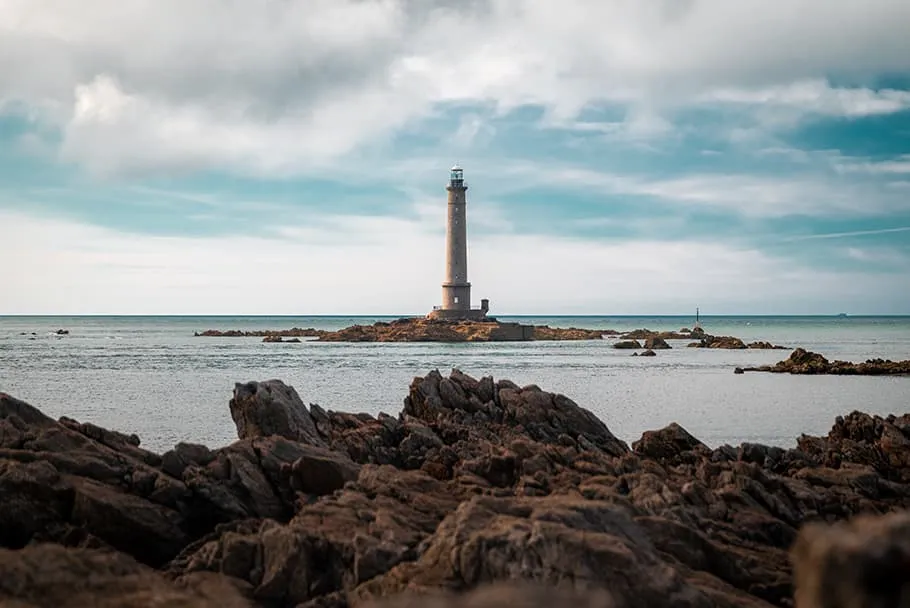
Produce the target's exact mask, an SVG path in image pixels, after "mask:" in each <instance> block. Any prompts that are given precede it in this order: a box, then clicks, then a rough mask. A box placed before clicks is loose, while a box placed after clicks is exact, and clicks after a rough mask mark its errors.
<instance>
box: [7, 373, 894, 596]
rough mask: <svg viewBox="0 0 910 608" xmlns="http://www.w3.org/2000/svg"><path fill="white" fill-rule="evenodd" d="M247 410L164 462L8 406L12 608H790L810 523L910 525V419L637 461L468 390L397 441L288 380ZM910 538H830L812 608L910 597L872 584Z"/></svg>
mask: <svg viewBox="0 0 910 608" xmlns="http://www.w3.org/2000/svg"><path fill="white" fill-rule="evenodd" d="M230 410H231V415H232V418H233V419H234V421H235V423H236V425H237V430H238V436H239V437H240V439H239V440H238V441H237V442H235V443H233V444H231V445H229V446H227V447H224V448H220V449H216V450H209V449H207V448H205V447H203V446H200V445H195V444H186V443H184V444H178V445H177V446H176V447H175V448H174V449H173V450H171V451H168V452H166V453H165V454H162V455H157V454H153V453H151V452H148V451H146V450H143V449H142V448H141V447H140V442H139V440H138V438H137V437H135V436H134V435H124V434H122V433H118V432H114V431H108V430H105V429H102V428H100V427H97V426H94V425H91V424H87V423H85V424H80V423H78V422H76V421H73V420H69V419H61V420H60V421H54V420H52V419H50V418H48V417H47V416H45V415H43V414H42V413H41V412H40V411H38V410H37V409H35V408H33V407H31V406H29V405H27V404H25V403H23V402H21V401H18V400H16V399H14V398H12V397H10V396H8V395H3V394H0V496H2V497H3V500H2V501H0V545H2V547H5V548H6V550H0V603H4V605H6V603H12V602H17V603H15V604H11V605H17V606H30V605H34V606H37V605H59V606H67V605H87V604H93V605H100V606H137V607H138V606H148V605H177V606H215V605H218V606H220V607H222V608H225V607H231V606H268V607H272V606H300V607H310V608H316V607H321V608H330V607H337V608H342V607H350V606H357V607H361V606H378V605H385V606H399V607H405V606H417V605H420V606H425V605H426V606H434V605H435V606H441V607H456V606H463V607H469V606H475V607H480V606H493V605H497V606H498V605H503V603H505V604H507V605H514V606H516V607H519V606H528V607H531V606H534V607H537V606H540V607H543V606H554V605H564V604H565V603H566V602H570V603H571V605H576V604H577V605H579V606H592V607H593V606H604V607H606V606H610V607H616V608H618V607H637V606H643V607H645V606H647V607H650V606H680V607H688V606H691V607H695V606H699V607H701V606H704V607H706V608H707V607H725V606H730V607H733V606H737V607H739V606H747V607H748V606H752V607H760V606H789V605H792V598H793V589H792V582H793V578H792V575H791V565H790V564H791V560H790V555H789V550H790V548H791V546H792V545H793V544H794V542H795V541H796V539H797V538H798V537H799V529H800V527H801V526H802V525H803V524H804V523H807V522H833V521H836V520H841V519H844V518H847V517H850V516H852V515H855V514H860V513H867V514H880V513H886V512H889V511H894V510H898V509H905V508H907V507H908V506H910V415H904V416H900V417H893V416H892V417H888V418H879V417H873V416H869V415H866V414H862V413H859V412H854V413H852V414H850V415H849V416H846V417H844V418H838V420H837V421H836V423H835V425H834V427H833V428H832V430H831V432H830V433H829V434H828V436H826V437H809V436H802V437H800V438H799V440H798V447H796V448H794V449H787V450H785V449H782V448H776V447H767V446H762V445H757V444H743V445H741V446H739V447H737V448H734V447H731V446H720V447H718V448H716V449H711V448H710V447H708V446H706V445H705V444H703V443H702V442H700V441H699V440H698V439H696V438H695V437H693V436H692V435H691V434H689V433H688V432H687V431H686V430H685V429H684V428H682V427H681V426H679V425H677V424H671V425H669V426H668V427H666V428H664V429H660V430H657V431H651V432H647V433H645V434H644V435H643V436H642V437H641V439H640V440H639V441H636V442H634V443H633V444H632V446H631V447H630V446H628V445H627V444H626V443H624V442H623V441H621V440H619V439H618V438H616V437H615V436H614V435H613V434H612V433H611V432H610V430H609V429H608V428H607V426H606V425H605V424H604V423H603V422H602V421H600V420H599V419H598V418H596V417H595V416H594V415H593V414H591V412H589V411H587V410H585V409H583V408H581V407H579V406H578V405H576V404H575V403H574V402H573V401H572V400H570V399H569V398H567V397H565V396H562V395H558V394H553V393H549V392H546V391H543V390H541V389H540V388H538V387H537V386H534V385H530V386H524V387H520V386H517V385H516V384H514V383H512V382H509V381H508V380H499V381H494V380H493V379H492V378H489V377H485V378H481V379H475V378H472V377H469V376H467V375H465V374H462V373H460V372H458V371H453V372H452V373H451V375H449V376H448V377H445V376H443V375H441V374H439V373H438V372H432V373H430V374H428V375H427V376H426V377H422V378H416V379H415V380H414V381H413V382H412V384H411V386H410V390H409V393H408V396H407V398H406V399H405V402H404V408H403V410H402V411H401V413H400V414H399V415H398V416H397V417H392V416H388V415H385V414H380V415H379V416H378V417H373V416H369V415H365V414H350V413H342V412H331V411H325V410H323V409H322V408H320V407H318V406H316V405H310V406H309V407H307V406H305V405H304V404H303V402H302V400H301V399H300V398H299V396H298V395H297V393H296V391H294V389H293V388H291V387H288V386H286V385H284V384H283V383H281V382H280V381H277V380H271V381H267V382H251V383H246V384H238V385H237V386H236V387H235V391H234V398H233V399H232V400H231V403H230ZM895 517H896V518H898V519H889V520H883V521H887V522H890V523H887V524H862V523H857V524H856V525H855V526H854V527H847V528H836V529H835V532H833V534H836V535H837V537H839V538H842V539H843V540H842V541H841V542H840V543H838V542H834V541H831V540H830V539H828V540H824V538H823V537H825V535H820V534H819V533H818V531H817V530H818V529H817V528H814V527H813V528H810V529H807V532H806V533H805V534H804V535H803V536H802V538H801V540H800V542H797V543H796V549H795V553H794V558H795V560H796V561H795V563H796V565H797V578H796V581H797V582H798V583H799V585H800V591H798V593H802V595H801V596H799V597H800V601H801V606H810V607H814V606H818V607H825V606H835V605H848V604H834V603H831V601H829V600H827V599H826V597H830V594H829V595H827V596H826V595H825V594H827V593H828V592H827V591H825V589H820V588H819V587H818V584H817V581H818V580H822V579H818V578H813V577H819V576H825V577H827V576H837V577H839V578H838V580H839V583H838V584H839V585H840V587H838V588H839V589H843V590H844V592H845V593H847V592H848V591H849V593H852V594H854V596H857V595H856V594H859V595H862V594H863V593H870V590H869V580H866V579H863V578H862V577H860V576H859V575H856V576H852V577H851V576H848V575H846V574H845V575H844V576H843V577H840V574H839V573H840V572H841V571H842V570H843V569H845V568H848V567H849V566H850V565H851V564H855V565H857V566H859V565H863V566H864V568H865V570H863V571H864V572H865V571H873V572H878V573H879V574H882V575H885V574H888V573H893V570H887V569H882V570H877V569H875V568H874V567H872V568H869V567H866V566H868V565H869V564H872V565H873V566H874V565H875V564H878V563H880V561H881V559H883V558H882V556H883V555H884V556H898V557H900V556H902V555H904V553H901V551H904V548H905V544H902V543H905V541H904V540H901V539H904V538H905V534H904V532H902V531H901V530H904V529H905V528H903V527H901V526H903V525H904V524H899V525H898V523H894V522H900V521H904V520H900V519H899V517H900V516H895ZM904 517H905V516H904ZM883 526H884V527H883ZM884 529H887V530H894V531H895V534H894V535H891V534H890V533H888V534H886V533H884V532H882V530H884ZM809 530H811V531H809ZM898 532H899V534H898ZM867 537H868V540H866V539H867ZM857 539H858V540H857ZM844 547H850V550H849V551H845V549H844ZM883 551H884V553H883ZM835 554H836V555H838V556H840V557H839V558H838V560H840V561H838V560H834V559H833V558H832V557H831V556H833V555H835ZM845 555H846V556H847V557H843V556H845ZM826 556H827V557H826ZM844 559H846V560H847V563H846V564H845V563H844V561H843V560H844ZM900 559H903V558H900ZM875 560H879V561H878V562H877V561H875ZM901 563H904V562H901ZM839 568H840V569H841V570H838V569H839ZM823 580H828V579H823ZM889 584H890V583H889ZM876 588H878V589H885V588H887V589H891V590H892V591H893V589H896V588H897V587H894V586H893V585H892V586H891V587H887V586H885V587H882V585H881V584H880V583H877V587H876ZM421 594H428V595H426V596H424V595H421ZM892 597H894V596H893V595H892ZM804 598H808V599H804ZM377 602H378V603H377ZM385 602H390V603H385ZM424 602H427V603H424ZM430 602H432V603H430ZM855 605H861V604H855ZM863 605H866V604H863ZM883 605H887V604H883ZM892 605H896V604H892Z"/></svg>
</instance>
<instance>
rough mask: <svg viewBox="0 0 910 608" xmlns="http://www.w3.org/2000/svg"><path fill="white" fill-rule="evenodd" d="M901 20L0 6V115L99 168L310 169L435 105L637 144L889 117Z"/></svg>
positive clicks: (416, 8)
mask: <svg viewBox="0 0 910 608" xmlns="http://www.w3.org/2000/svg"><path fill="white" fill-rule="evenodd" d="M908 22H910V4H908V3H906V2H896V1H893V0H868V1H867V2H864V3H856V2H854V1H852V0H793V1H792V2H788V3H786V4H782V5H779V6H777V5H775V6H774V7H773V10H772V9H771V8H769V7H768V5H767V3H765V2H761V1H760V0H741V1H739V2H736V3H730V2H728V1H725V0H690V1H687V2H679V1H676V0H672V1H671V0H659V1H656V2H631V1H629V0H612V1H609V2H607V1H604V2H594V1H584V0H563V1H561V2H558V3H554V2H552V1H551V0H523V1H519V0H472V1H470V2H453V1H451V0H447V1H437V2H415V1H413V0H398V1H396V0H286V1H283V2H269V3H261V2H254V1H252V0H248V1H242V0H241V1H236V2H227V3H225V2H221V1H218V0H197V1H195V2H192V3H186V2H178V1H177V0H156V1H154V2H152V1H151V0H136V1H134V2H127V3H124V2H119V1H117V0H83V1H81V2H78V3H70V2H60V1H55V0H6V1H5V2H3V3H0V107H7V108H9V107H12V106H11V105H10V104H14V105H15V104H19V105H22V104H24V105H25V106H26V107H28V108H29V111H30V112H33V113H35V115H36V116H40V117H41V119H42V120H44V121H46V122H48V123H49V124H53V125H57V126H58V127H59V128H60V129H61V130H62V133H63V138H64V140H63V149H62V153H63V157H64V158H65V159H66V160H69V161H72V162H76V163H80V164H84V165H86V166H88V167H89V168H90V169H91V170H92V171H95V172H97V173H101V174H118V173H126V174H135V173H140V172H173V171H178V170H201V169H209V168H227V169H228V170H231V171H234V172H245V173H248V174H254V175H285V174H288V173H301V172H306V171H316V172H318V171H319V170H321V167H322V166H323V165H324V164H325V163H332V162H334V161H336V160H337V159H339V158H340V157H344V156H346V155H349V154H351V153H352V152H353V151H356V150H362V149H364V147H368V146H378V147H379V148H380V151H381V149H382V146H383V145H384V143H385V141H386V139H387V138H388V137H389V136H390V134H393V133H395V132H397V131H399V130H401V129H402V128H404V127H406V126H407V125H409V124H410V123H412V122H413V121H418V120H421V119H422V118H424V117H426V116H429V115H431V114H432V113H433V111H434V110H435V109H437V108H439V107H440V106H441V105H445V104H467V105H471V104H475V105H482V106H484V107H486V106H492V107H495V108H496V110H497V111H498V112H508V111H510V110H512V109H514V108H517V107H520V106H523V105H526V104H533V105H537V106H540V107H542V108H544V109H545V112H546V116H547V120H548V121H553V122H555V123H558V122H560V121H562V122H571V121H574V120H575V119H577V118H578V115H579V113H580V112H581V111H582V110H583V109H585V108H590V107H592V106H597V105H599V104H619V105H620V106H621V107H623V108H626V109H630V110H631V111H630V112H629V113H628V118H627V120H626V121H624V125H623V126H622V127H621V132H622V133H626V134H628V135H630V136H634V137H638V138H642V137H648V136H650V137H655V136H661V137H662V136H665V135H666V134H667V132H668V126H669V125H667V124H666V118H665V117H664V116H663V114H664V111H665V110H668V109H669V110H670V111H672V108H674V107H678V106H680V105H682V106H685V105H687V104H705V103H708V104H718V103H721V104H725V105H731V104H732V105H734V106H750V107H751V106H755V105H759V106H762V107H766V106H779V107H783V108H787V109H789V110H793V111H798V112H803V111H809V112H817V113H821V114H824V115H847V116H862V115H869V114H880V113H886V112H895V111H898V110H900V109H904V108H906V107H907V106H908V100H907V93H906V92H903V91H892V90H887V89H884V90H879V89H875V88H872V87H871V85H869V84H868V83H869V82H871V81H872V80H873V79H874V78H875V77H876V76H877V75H880V74H883V73H905V72H907V71H908V70H910V37H907V36H906V31H905V30H906V27H905V24H906V23H908ZM845 23H849V24H850V27H848V28H844V27H843V24H845ZM829 74H836V75H837V76H838V77H840V78H842V79H844V80H846V81H850V82H855V83H859V84H856V85H854V86H853V87H852V88H850V87H834V86H831V85H830V84H829V83H828V82H827V81H825V80H820V78H824V77H825V76H827V75H829ZM789 110H788V111H789ZM469 111H471V110H469ZM462 126H463V127H464V129H463V130H462V131H461V133H460V135H459V137H460V138H461V139H462V141H471V137H470V136H471V133H472V130H473V127H472V126H471V123H470V121H469V122H467V123H464V124H463V125H462Z"/></svg>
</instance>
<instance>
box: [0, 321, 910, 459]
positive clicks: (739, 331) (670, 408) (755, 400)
mask: <svg viewBox="0 0 910 608" xmlns="http://www.w3.org/2000/svg"><path fill="white" fill-rule="evenodd" d="M500 319H501V320H504V321H508V320H519V321H521V322H524V323H535V324H549V325H551V326H554V327H569V326H575V327H588V328H604V329H606V328H613V329H619V330H631V329H635V328H639V327H647V328H649V329H655V330H670V329H679V328H680V327H683V326H686V325H689V326H691V323H692V319H691V318H689V317H685V318H684V317H511V318H507V317H500ZM376 320H388V318H382V317H369V318H368V317H357V318H352V317H0V391H4V392H8V393H10V394H12V395H14V396H16V397H19V398H20V399H24V400H26V401H28V402H29V403H31V404H33V405H35V406H37V407H39V408H41V409H42V410H43V411H44V412H45V413H47V414H49V415H51V416H53V417H58V416H61V415H66V416H70V417H73V418H76V419H78V420H80V421H91V422H94V423H96V424H99V425H102V426H105V427H108V428H113V429H118V430H122V431H127V432H136V433H138V434H139V435H140V437H141V438H142V443H143V445H144V446H145V447H148V448H150V449H154V450H165V449H167V448H169V447H170V446H172V445H173V444H174V443H176V442H178V441H193V442H200V443H205V444H207V445H209V446H212V447H216V446H221V445H225V444H227V443H229V442H231V441H232V440H233V439H235V438H236V434H235V429H234V425H233V422H232V421H231V417H230V412H229V410H228V405H227V403H228V400H229V399H230V396H231V391H232V389H233V386H234V383H235V382H245V381H249V380H265V379H269V378H279V379H282V380H284V381H285V382H287V383H289V384H291V385H293V386H294V387H295V388H296V389H297V391H298V392H299V393H300V395H301V397H302V398H303V400H304V401H305V402H310V403H319V404H320V405H322V406H323V407H325V408H328V409H335V410H344V411H365V412H369V413H371V414H376V413H378V412H380V411H384V412H387V413H390V414H397V413H398V412H399V410H400V409H401V404H402V400H403V399H404V397H405V396H406V395H407V389H408V384H409V382H410V381H411V379H412V378H413V377H414V376H416V375H424V374H426V373H427V372H429V371H430V370H432V369H439V370H440V371H442V372H443V373H448V371H449V370H450V369H451V368H453V367H457V368H459V369H461V370H462V371H464V372H466V373H469V374H472V375H474V376H477V377H479V376H483V375H493V377H494V378H508V379H510V380H513V381H515V382H517V383H519V384H530V383H534V384H537V385H539V386H540V387H541V388H543V389H544V390H550V391H555V392H561V393H564V394H566V395H568V396H569V397H571V398H572V399H574V400H575V401H576V402H577V403H578V404H579V405H582V406H583V407H586V408H588V409H590V410H592V411H593V412H594V413H595V414H597V415H598V416H599V417H600V418H601V419H602V420H603V421H604V422H606V424H607V426H609V427H610V429H611V430H612V431H613V432H614V433H615V434H616V435H618V436H619V437H621V438H622V439H625V440H627V441H632V440H635V439H637V438H638V437H639V436H640V435H641V433H642V431H644V430H647V429H656V428H660V427H662V426H664V425H666V424H668V423H669V422H671V421H677V422H679V423H680V424H682V425H683V426H684V427H686V428H687V429H689V431H691V432H692V433H693V434H695V435H696V436H697V437H699V438H700V439H702V440H703V441H705V442H706V443H708V444H709V445H712V446H716V445H719V444H721V443H724V442H728V443H732V444H738V443H740V442H742V441H758V442H762V443H768V444H774V445H781V446H791V445H793V444H794V441H795V439H796V437H797V436H798V435H799V434H800V433H803V432H806V433H813V434H818V433H822V434H823V433H826V432H827V431H828V429H829V428H830V426H831V424H832V422H833V420H834V417H835V416H837V415H839V414H845V413H848V412H850V411H851V410H853V409H861V410H864V411H868V412H872V413H878V414H888V413H903V412H908V411H910V378H872V377H807V376H789V375H777V374H775V375H771V374H745V375H734V374H733V368H734V367H736V366H746V365H761V364H767V363H774V362H775V361H778V360H780V359H783V358H786V356H787V355H788V352H787V351H724V350H704V349H691V348H685V347H684V346H685V342H683V343H673V344H672V345H673V347H674V348H673V350H668V351H660V352H659V353H658V356H657V357H651V358H640V357H630V353H629V352H628V351H622V350H615V349H612V348H611V344H612V341H611V340H595V341H585V342H526V343H494V344H337V343H318V342H309V341H307V342H303V343H301V344H264V343H262V342H261V341H260V338H197V337H194V336H193V332H194V331H202V330H205V329H246V330H252V329H286V328H290V327H317V328H322V329H338V328H341V327H345V326H347V325H351V324H354V323H372V322H374V321H376ZM702 324H703V326H704V328H705V330H706V331H708V332H709V333H712V334H715V335H734V336H738V337H740V338H743V339H744V340H746V341H750V340H769V341H771V342H774V343H776V344H781V345H785V346H787V347H796V346H803V347H806V348H808V349H810V350H814V351H816V352H820V353H822V354H824V355H825V356H827V357H828V358H829V359H830V358H837V359H845V360H853V361H859V360H865V359H867V358H871V357H884V358H891V359H910V317H849V318H837V317H713V318H712V317H705V318H703V320H702ZM60 328H63V329H68V330H69V331H70V334H69V335H67V336H62V337H58V336H55V335H53V334H52V332H54V331H55V330H57V329H60ZM32 332H34V335H32ZM23 333H24V334H25V335H22V334H23Z"/></svg>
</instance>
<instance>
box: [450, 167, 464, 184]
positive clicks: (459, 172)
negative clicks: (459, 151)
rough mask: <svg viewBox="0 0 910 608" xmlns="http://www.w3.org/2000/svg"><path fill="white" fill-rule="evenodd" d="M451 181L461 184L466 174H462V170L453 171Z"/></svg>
mask: <svg viewBox="0 0 910 608" xmlns="http://www.w3.org/2000/svg"><path fill="white" fill-rule="evenodd" d="M450 179H451V180H452V181H453V182H456V181H457V182H460V181H461V180H463V179H464V174H463V173H462V170H461V169H452V171H451V174H450Z"/></svg>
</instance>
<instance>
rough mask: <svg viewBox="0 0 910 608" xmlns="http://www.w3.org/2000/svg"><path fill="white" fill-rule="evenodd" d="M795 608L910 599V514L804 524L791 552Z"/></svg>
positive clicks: (858, 607)
mask: <svg viewBox="0 0 910 608" xmlns="http://www.w3.org/2000/svg"><path fill="white" fill-rule="evenodd" d="M792 558H793V567H794V579H795V587H796V606H797V608H867V607H871V606H880V607H881V608H885V607H888V608H901V607H903V606H906V605H907V603H908V601H910V576H908V572H910V513H908V512H902V513H895V514H892V515H888V516H886V517H858V518H856V519H854V520H852V521H850V522H845V523H840V524H837V525H834V526H825V525H821V524H811V525H808V526H806V527H805V528H804V529H803V531H802V533H801V534H800V536H799V539H798V541H797V543H796V545H795V546H794V548H793V551H792Z"/></svg>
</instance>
